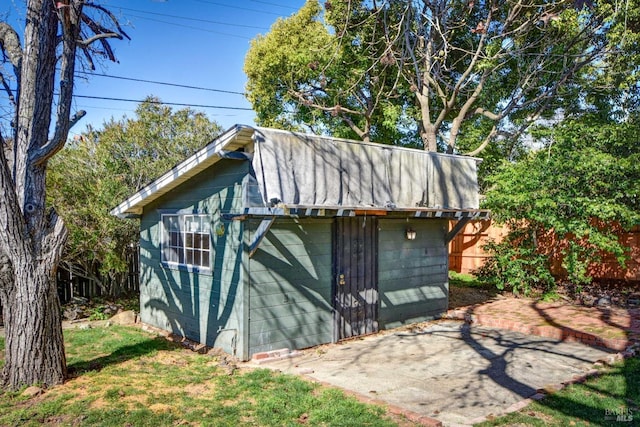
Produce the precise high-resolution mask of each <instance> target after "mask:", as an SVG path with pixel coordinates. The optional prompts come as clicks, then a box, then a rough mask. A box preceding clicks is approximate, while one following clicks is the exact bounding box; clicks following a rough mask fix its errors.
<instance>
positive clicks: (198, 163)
mask: <svg viewBox="0 0 640 427" xmlns="http://www.w3.org/2000/svg"><path fill="white" fill-rule="evenodd" d="M254 131H255V129H254V128H252V127H250V126H245V125H236V126H234V127H232V128H230V129H229V130H227V131H226V132H224V133H223V134H222V135H220V136H219V137H218V138H217V139H216V140H215V141H213V142H212V143H211V144H208V145H207V146H206V147H204V148H202V149H200V150H199V151H197V152H196V153H195V154H193V155H191V156H190V157H188V158H187V159H186V160H184V161H182V162H180V163H178V164H177V165H176V166H174V167H173V168H172V169H171V170H169V171H168V172H166V173H164V174H163V175H161V176H160V177H159V178H157V179H155V180H154V181H153V182H151V183H150V184H148V185H146V186H145V187H143V188H142V189H140V190H139V191H138V192H137V193H135V194H133V195H132V196H131V197H129V198H128V199H127V200H125V201H124V202H122V203H120V204H119V205H118V206H116V207H115V208H113V209H112V210H111V212H110V213H111V215H116V216H118V217H120V218H131V217H136V216H139V215H141V214H142V210H143V208H144V206H146V205H148V204H149V203H151V202H153V201H154V200H156V199H158V198H160V197H162V196H163V195H165V194H166V193H168V192H169V191H171V190H172V189H174V188H176V187H177V186H178V185H180V184H182V183H183V182H185V181H187V180H188V179H189V178H191V177H193V176H195V175H197V174H198V173H200V172H201V171H203V170H204V169H206V168H208V167H209V166H211V165H213V164H214V163H216V162H218V161H220V160H221V159H223V158H229V156H228V155H227V152H229V151H236V150H238V149H241V148H244V147H246V146H248V145H250V144H251V143H252V142H253V140H252V137H253V133H254Z"/></svg>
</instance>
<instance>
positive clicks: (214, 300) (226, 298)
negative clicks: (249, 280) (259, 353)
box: [140, 160, 249, 358]
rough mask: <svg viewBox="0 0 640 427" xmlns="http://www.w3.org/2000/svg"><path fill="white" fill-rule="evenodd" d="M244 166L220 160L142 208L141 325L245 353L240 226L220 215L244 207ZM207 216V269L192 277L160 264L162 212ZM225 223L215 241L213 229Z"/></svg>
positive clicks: (183, 270) (231, 351)
mask: <svg viewBox="0 0 640 427" xmlns="http://www.w3.org/2000/svg"><path fill="white" fill-rule="evenodd" d="M248 170H249V169H248V163H247V162H240V161H233V160H221V161H220V162H218V163H217V164H216V165H215V168H209V169H207V170H205V171H203V172H202V173H200V174H198V175H197V176H195V177H193V178H191V179H190V180H188V181H187V182H185V183H184V184H182V185H181V186H179V187H177V188H176V189H174V190H172V191H171V192H169V193H168V194H166V195H164V196H163V197H161V198H160V199H158V200H157V201H155V202H154V203H153V204H151V205H149V206H147V207H145V210H144V214H143V216H142V220H141V234H140V254H141V256H140V267H141V272H140V278H141V281H140V316H141V319H142V321H143V322H145V323H148V324H151V325H154V326H157V327H159V328H162V329H165V330H168V331H171V332H173V333H175V334H178V335H181V336H186V337H187V338H189V339H192V340H195V341H198V342H202V343H205V344H207V345H209V346H214V345H215V346H216V347H220V348H222V349H223V350H225V351H227V352H228V353H230V354H235V355H237V356H239V357H241V358H246V354H243V349H244V348H245V347H244V341H243V340H244V338H243V335H242V328H243V319H244V317H245V316H244V305H243V289H244V286H243V283H244V282H243V281H244V277H245V274H244V272H243V268H242V267H243V258H244V257H245V256H246V254H245V252H244V246H243V242H242V238H243V237H242V233H243V223H242V222H239V221H223V220H222V218H221V215H222V214H223V213H227V212H231V211H237V210H239V209H240V208H241V207H242V179H243V178H244V177H245V176H246V174H247V173H248ZM172 211H181V212H185V213H189V212H197V213H206V214H209V215H210V219H211V230H212V231H211V244H212V257H211V266H212V267H211V269H210V270H201V271H199V272H191V271H187V270H186V269H183V268H179V267H169V266H166V265H163V264H162V263H161V262H160V239H161V233H162V230H161V227H160V218H161V214H162V213H169V212H172ZM221 223H222V224H224V226H225V232H224V234H223V235H221V236H218V235H217V234H216V232H215V230H216V226H217V225H219V224H221Z"/></svg>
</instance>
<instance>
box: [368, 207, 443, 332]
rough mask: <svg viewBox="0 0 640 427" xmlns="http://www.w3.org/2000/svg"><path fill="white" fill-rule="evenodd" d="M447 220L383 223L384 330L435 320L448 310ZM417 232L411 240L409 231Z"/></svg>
mask: <svg viewBox="0 0 640 427" xmlns="http://www.w3.org/2000/svg"><path fill="white" fill-rule="evenodd" d="M447 226H448V222H447V220H422V221H418V220H410V221H408V222H407V220H405V219H381V220H380V221H379V234H378V238H379V245H378V254H379V255H378V257H379V259H378V286H379V295H380V312H379V322H380V328H381V329H388V328H393V327H397V326H400V325H403V324H407V323H412V322H420V321H424V320H428V319H433V318H434V317H437V316H438V315H440V314H442V313H444V312H445V311H446V310H447V306H448V298H449V279H448V259H449V258H448V250H447V246H446V245H445V243H444V238H445V234H446V232H447ZM409 227H410V228H412V229H414V230H415V231H416V239H415V240H407V239H406V237H405V230H406V229H407V228H409Z"/></svg>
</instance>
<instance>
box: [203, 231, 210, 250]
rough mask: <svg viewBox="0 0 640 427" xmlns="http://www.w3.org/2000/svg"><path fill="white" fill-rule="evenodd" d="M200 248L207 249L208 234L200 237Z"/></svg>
mask: <svg viewBox="0 0 640 427" xmlns="http://www.w3.org/2000/svg"><path fill="white" fill-rule="evenodd" d="M201 243H202V249H209V235H208V234H207V235H206V236H203V238H202V242H201Z"/></svg>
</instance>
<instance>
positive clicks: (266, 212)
mask: <svg viewBox="0 0 640 427" xmlns="http://www.w3.org/2000/svg"><path fill="white" fill-rule="evenodd" d="M359 215H370V216H390V217H391V216H394V217H402V218H410V217H413V218H443V219H450V220H462V219H464V218H469V219H473V220H482V219H489V218H490V216H491V211H490V210H488V209H437V208H422V207H416V208H385V207H369V206H353V207H344V206H300V205H283V204H279V205H278V206H274V207H248V208H245V209H244V210H243V211H242V212H239V213H229V214H224V215H223V217H224V218H225V219H227V220H242V219H245V218H247V217H258V218H259V217H263V218H266V217H293V218H303V217H342V216H359Z"/></svg>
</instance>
